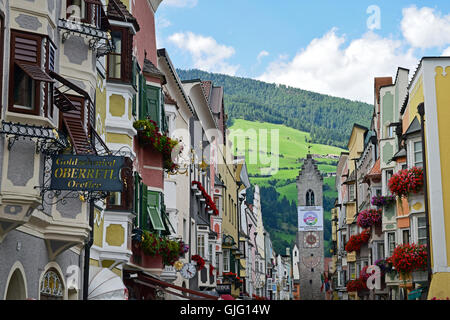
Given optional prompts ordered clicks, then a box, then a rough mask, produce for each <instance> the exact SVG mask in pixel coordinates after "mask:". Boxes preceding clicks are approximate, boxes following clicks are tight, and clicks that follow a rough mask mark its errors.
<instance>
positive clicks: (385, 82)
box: [375, 77, 392, 103]
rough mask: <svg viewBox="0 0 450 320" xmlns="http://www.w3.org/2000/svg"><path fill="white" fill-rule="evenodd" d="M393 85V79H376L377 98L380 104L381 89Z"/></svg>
mask: <svg viewBox="0 0 450 320" xmlns="http://www.w3.org/2000/svg"><path fill="white" fill-rule="evenodd" d="M391 84H392V77H379V78H375V96H376V98H377V102H378V103H379V102H380V88H381V87H383V86H387V85H391Z"/></svg>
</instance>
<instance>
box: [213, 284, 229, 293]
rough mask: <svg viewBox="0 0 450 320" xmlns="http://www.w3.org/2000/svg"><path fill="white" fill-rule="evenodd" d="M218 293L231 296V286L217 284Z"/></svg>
mask: <svg viewBox="0 0 450 320" xmlns="http://www.w3.org/2000/svg"><path fill="white" fill-rule="evenodd" d="M216 291H217V293H218V294H231V284H228V283H218V284H216Z"/></svg>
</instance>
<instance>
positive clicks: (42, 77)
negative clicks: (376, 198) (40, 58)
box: [16, 61, 55, 82]
mask: <svg viewBox="0 0 450 320" xmlns="http://www.w3.org/2000/svg"><path fill="white" fill-rule="evenodd" d="M16 64H17V65H18V66H19V67H20V69H22V70H23V71H24V72H25V73H26V74H27V75H28V76H30V78H31V79H33V80H35V81H43V82H55V81H54V80H53V79H52V78H50V76H49V75H48V74H46V73H45V72H44V71H42V69H41V68H40V67H39V66H37V65H35V64H28V63H23V62H19V61H16Z"/></svg>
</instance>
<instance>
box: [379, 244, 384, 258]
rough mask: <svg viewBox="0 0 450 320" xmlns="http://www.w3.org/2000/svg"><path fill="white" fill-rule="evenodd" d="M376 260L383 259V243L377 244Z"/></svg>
mask: <svg viewBox="0 0 450 320" xmlns="http://www.w3.org/2000/svg"><path fill="white" fill-rule="evenodd" d="M377 253H378V259H384V242H378V243H377Z"/></svg>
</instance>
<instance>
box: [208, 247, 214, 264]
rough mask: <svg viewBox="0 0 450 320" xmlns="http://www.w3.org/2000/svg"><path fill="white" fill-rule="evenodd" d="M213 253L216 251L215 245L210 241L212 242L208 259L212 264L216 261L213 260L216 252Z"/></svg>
mask: <svg viewBox="0 0 450 320" xmlns="http://www.w3.org/2000/svg"><path fill="white" fill-rule="evenodd" d="M213 253H214V252H213V245H212V243H210V244H208V260H209V262H210V263H211V264H213V263H214V261H213V257H214V254H213Z"/></svg>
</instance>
